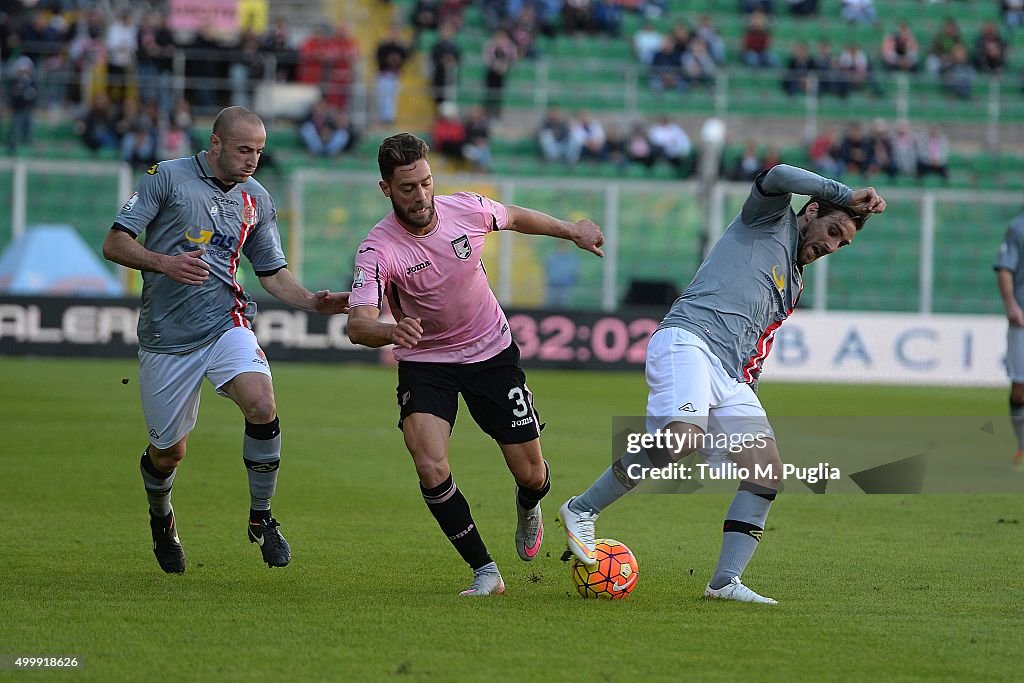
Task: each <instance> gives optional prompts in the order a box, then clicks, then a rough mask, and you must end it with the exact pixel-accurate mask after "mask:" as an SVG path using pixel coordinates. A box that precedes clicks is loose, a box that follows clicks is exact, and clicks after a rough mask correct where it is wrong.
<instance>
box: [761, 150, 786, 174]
mask: <svg viewBox="0 0 1024 683" xmlns="http://www.w3.org/2000/svg"><path fill="white" fill-rule="evenodd" d="M781 163H782V150H781V149H779V148H778V147H777V146H776V145H768V149H766V150H765V152H764V157H762V159H761V170H762V171H769V170H771V169H773V168H775V167H776V166H778V165H779V164H781Z"/></svg>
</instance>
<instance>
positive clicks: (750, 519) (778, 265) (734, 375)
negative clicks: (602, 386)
mask: <svg viewBox="0 0 1024 683" xmlns="http://www.w3.org/2000/svg"><path fill="white" fill-rule="evenodd" d="M793 194H802V195H809V196H810V200H809V201H808V202H807V203H806V204H804V206H803V208H802V209H800V212H799V213H795V212H794V211H793V209H792V208H791V207H790V203H791V200H792V195H793ZM884 210H885V201H884V200H883V199H882V198H881V197H880V196H879V195H878V193H876V192H875V190H874V188H871V187H868V188H864V189H861V190H856V191H853V190H851V189H850V188H849V187H847V186H845V185H843V184H842V183H839V182H836V181H834V180H828V179H826V178H822V177H821V176H819V175H817V174H815V173H811V172H810V171H805V170H803V169H799V168H795V167H793V166H786V165H779V166H775V167H774V168H772V169H771V170H770V171H767V172H764V173H762V174H761V175H759V176H758V177H757V179H756V180H755V181H754V184H753V187H751V189H750V195H749V197H747V200H746V202H744V204H743V209H742V211H741V212H740V213H739V215H737V216H736V217H735V218H734V219H733V220H732V223H730V224H729V227H728V229H727V230H726V231H725V234H724V235H722V238H721V239H720V240H719V241H718V242H717V243H716V244H715V246H714V247H713V248H712V249H711V252H710V253H709V254H708V256H707V258H706V259H705V260H704V263H702V264H701V266H700V268H699V269H698V270H697V273H696V275H694V278H693V281H692V282H691V283H690V286H689V287H687V289H686V291H685V292H684V293H683V295H682V296H681V297H679V298H678V299H677V300H676V301H675V303H674V304H672V308H671V309H670V310H669V312H668V314H667V315H666V316H665V318H664V320H662V322H661V325H660V326H659V328H658V330H657V331H656V332H655V333H654V335H653V336H652V337H651V340H650V343H649V344H648V348H647V367H646V374H647V382H648V384H649V386H650V393H649V395H648V399H647V419H646V430H647V432H648V433H649V434H651V435H654V434H656V433H659V432H660V433H661V434H662V435H665V436H664V438H663V442H665V441H667V442H668V443H672V444H673V447H672V448H670V449H661V450H654V449H649V450H647V451H641V452H639V453H637V454H630V453H627V454H625V455H623V456H622V457H620V458H619V459H618V460H616V461H615V462H614V463H612V466H611V467H610V468H608V469H607V470H606V471H605V472H604V473H603V474H602V475H601V476H600V477H598V479H597V480H596V481H595V482H594V483H593V485H591V487H590V488H589V489H587V490H586V491H585V492H584V493H583V494H581V495H580V496H577V497H574V498H570V499H569V500H568V501H566V502H565V503H564V504H563V505H562V508H561V510H560V511H559V516H560V518H561V520H562V524H563V526H564V527H565V532H566V536H567V540H568V545H569V549H570V550H572V552H573V553H574V554H575V555H576V556H577V557H578V558H579V559H580V561H582V562H585V563H587V564H593V563H595V562H596V559H595V555H594V539H595V534H594V520H596V519H597V516H598V514H600V513H601V511H603V510H604V509H605V508H606V507H608V506H609V505H611V504H612V503H613V502H615V501H616V500H618V499H619V498H621V497H622V496H623V495H625V494H626V493H628V492H629V491H630V490H632V489H633V488H634V487H635V486H636V485H637V484H638V483H639V481H640V479H642V478H643V475H642V473H643V472H644V471H645V468H646V469H647V470H649V469H650V468H653V467H658V468H660V467H665V466H666V465H668V464H670V463H671V462H672V461H674V460H678V459H681V458H683V457H685V456H687V455H689V454H690V453H692V452H694V451H695V450H697V448H698V447H701V450H702V451H704V452H705V454H706V455H710V456H712V457H711V458H709V460H711V459H715V458H723V457H725V458H729V459H731V460H733V461H735V462H736V464H737V465H739V467H740V468H743V467H745V468H747V469H748V471H749V473H750V477H748V478H747V479H745V480H744V481H742V482H741V483H740V485H739V490H738V491H737V492H736V496H735V497H734V498H733V501H732V504H731V506H730V507H729V511H728V512H727V513H726V517H725V524H724V527H723V540H722V551H721V554H720V556H719V560H718V566H717V567H716V568H715V571H714V573H713V575H712V577H711V580H710V581H709V583H708V586H707V588H706V589H705V593H704V594H705V596H707V597H709V598H722V599H727V600H739V601H742V602H760V603H768V604H775V600H773V599H771V598H766V597H763V596H761V595H758V594H757V593H755V592H754V591H752V590H750V589H749V588H748V587H746V586H745V585H743V583H742V582H741V580H740V577H741V574H742V573H743V570H744V569H745V568H746V566H747V564H748V563H749V562H750V558H751V557H752V556H753V554H754V549H755V548H756V547H757V544H758V542H759V541H760V540H761V536H762V534H763V533H764V524H765V519H766V518H767V516H768V510H769V508H770V506H771V503H772V501H773V500H774V499H775V494H776V492H777V491H778V488H779V483H778V478H779V475H780V474H781V467H782V462H781V460H780V459H779V452H778V449H777V447H776V444H775V437H774V434H773V433H772V431H771V426H770V425H769V424H768V421H767V417H766V415H765V412H764V408H762V407H761V402H760V401H759V400H758V397H757V394H756V393H755V388H756V382H757V379H758V377H759V375H760V373H761V365H762V363H763V362H764V359H765V358H766V357H767V355H768V352H769V351H770V350H771V346H772V340H773V338H774V335H775V332H776V330H777V329H778V327H779V326H780V325H781V324H782V322H783V321H784V320H785V319H786V318H788V317H789V315H790V314H791V313H792V312H793V309H794V308H795V307H796V305H797V301H798V300H799V298H800V293H801V291H802V290H803V269H804V266H806V265H807V264H808V263H811V262H812V261H814V260H816V259H818V258H821V257H822V256H827V255H829V254H831V253H833V252H834V251H836V250H837V249H839V248H840V247H844V246H846V245H848V244H850V242H851V241H852V240H853V238H854V236H855V235H856V234H857V231H858V230H860V229H861V227H863V225H864V221H865V220H866V219H867V218H868V216H870V215H871V214H873V213H881V212H882V211H884ZM708 435H712V436H714V437H717V435H726V436H727V437H729V443H730V444H733V443H739V442H737V441H734V440H733V439H732V437H735V436H740V437H742V436H747V437H749V438H747V439H745V440H744V442H743V445H744V446H747V447H745V448H740V449H733V450H727V449H726V450H721V451H718V452H716V451H715V449H706V448H704V447H703V446H704V445H705V444H707V443H708V440H707V439H705V437H706V436H708ZM758 437H761V438H758ZM669 440H670V441H669ZM712 442H713V443H714V444H715V445H719V444H720V443H721V440H720V439H718V438H713V439H712ZM719 448H720V446H719ZM709 450H710V453H709ZM737 469H739V468H737Z"/></svg>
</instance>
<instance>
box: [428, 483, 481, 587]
mask: <svg viewBox="0 0 1024 683" xmlns="http://www.w3.org/2000/svg"><path fill="white" fill-rule="evenodd" d="M420 493H422V494H423V500H424V502H426V504H427V509H428V510H430V514H432V515H434V519H436V520H437V523H438V525H439V526H440V527H441V531H443V532H444V535H445V536H447V537H448V540H449V541H451V543H452V545H453V546H455V549H456V550H457V551H458V552H459V555H461V556H462V559H463V560H465V561H466V563H467V564H468V565H469V566H470V567H471V568H472V569H473V570H474V571H475V570H477V569H479V568H480V567H483V566H484V565H485V564H487V563H489V562H490V561H491V556H490V555H489V554H488V553H487V546H485V545H484V541H483V539H482V538H480V531H479V530H478V529H477V528H476V524H474V523H473V515H472V514H471V513H470V511H469V501H467V500H466V497H465V496H463V495H462V491H460V490H459V487H458V486H456V485H455V480H454V479H452V475H450V474H449V475H448V478H447V479H446V480H445V481H444V482H443V483H442V484H441V485H440V486H435V487H434V488H430V489H426V488H423V484H420Z"/></svg>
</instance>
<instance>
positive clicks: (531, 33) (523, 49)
mask: <svg viewBox="0 0 1024 683" xmlns="http://www.w3.org/2000/svg"><path fill="white" fill-rule="evenodd" d="M508 33H509V36H510V37H511V38H512V42H514V43H515V44H516V50H517V51H518V53H519V56H520V57H524V58H526V59H536V58H537V57H539V56H540V51H539V50H538V49H537V45H536V43H535V42H534V38H535V37H536V36H537V34H538V33H540V27H539V26H538V24H537V13H536V12H535V11H534V9H533V5H523V7H522V9H521V10H520V12H519V13H518V14H517V15H516V16H515V18H513V19H512V20H510V21H509V23H508Z"/></svg>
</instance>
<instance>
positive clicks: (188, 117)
mask: <svg viewBox="0 0 1024 683" xmlns="http://www.w3.org/2000/svg"><path fill="white" fill-rule="evenodd" d="M169 121H170V123H169V125H168V129H167V133H166V134H165V138H167V139H165V140H163V141H162V142H161V144H162V145H163V146H164V152H163V153H161V154H159V155H158V156H159V158H161V159H177V158H179V157H183V156H189V155H190V154H191V153H192V150H193V149H195V148H197V147H199V145H197V144H196V133H195V120H194V119H193V118H192V105H190V104H189V103H188V100H186V99H184V98H183V99H180V100H178V101H177V102H175V103H174V110H173V111H172V112H171V115H170V117H169ZM179 132H180V136H179Z"/></svg>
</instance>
